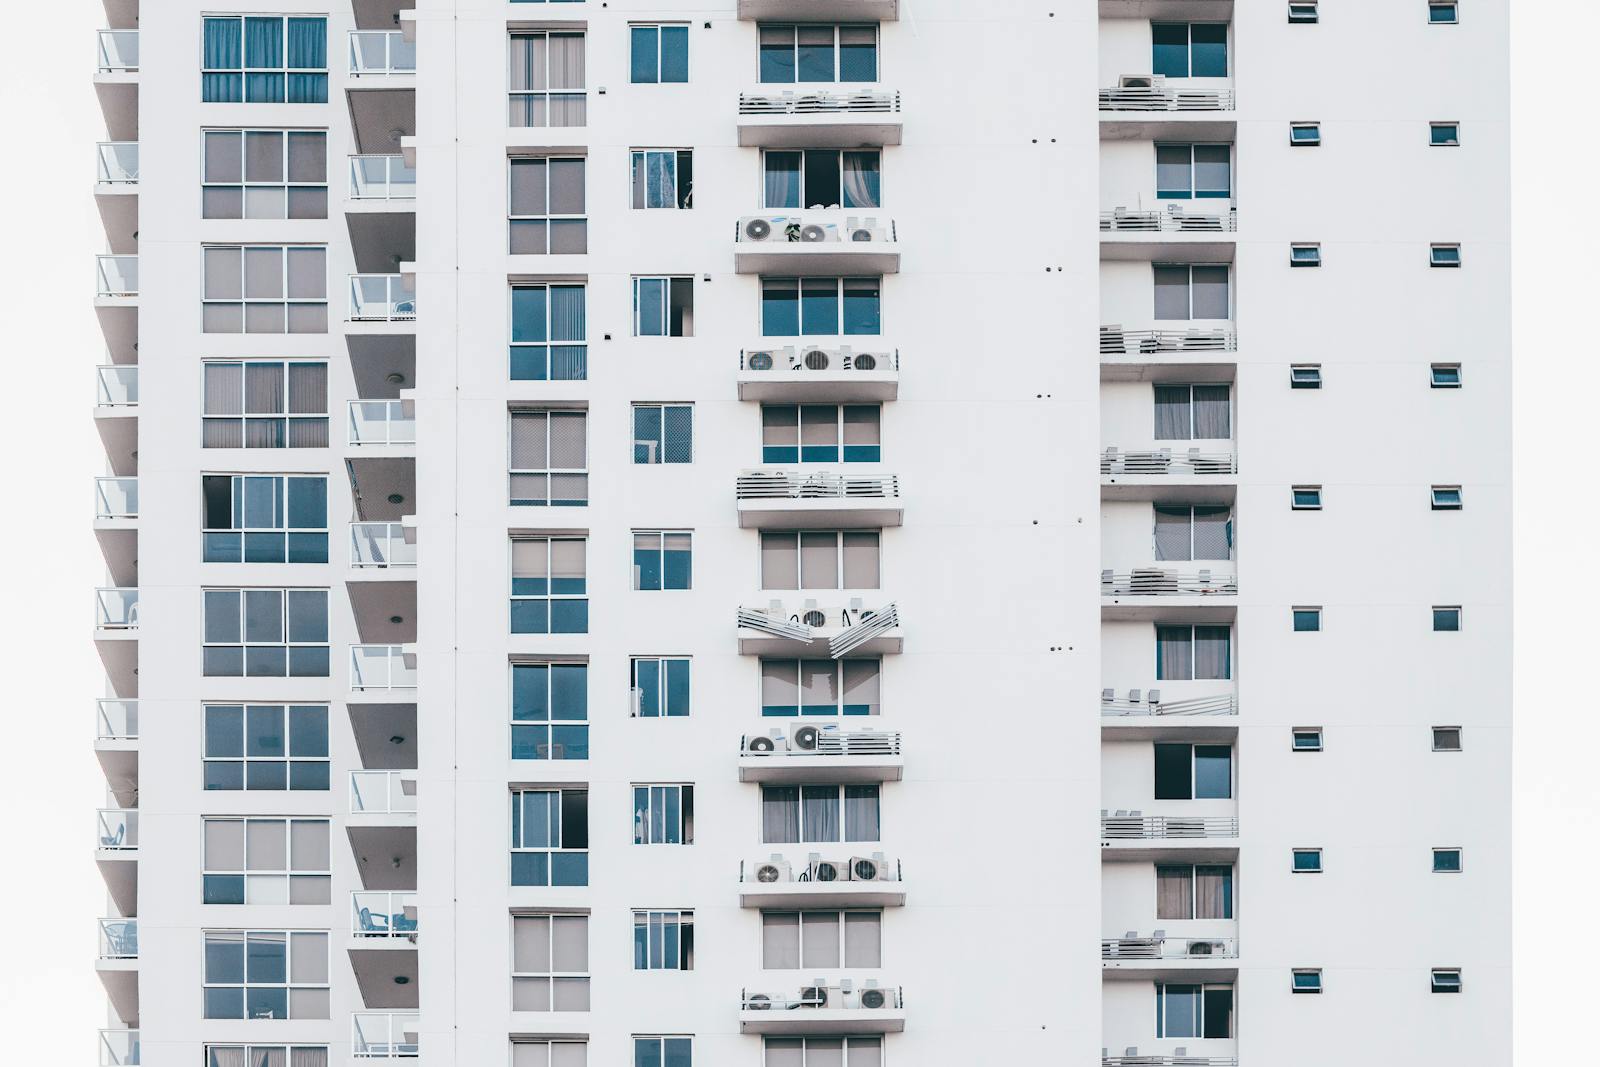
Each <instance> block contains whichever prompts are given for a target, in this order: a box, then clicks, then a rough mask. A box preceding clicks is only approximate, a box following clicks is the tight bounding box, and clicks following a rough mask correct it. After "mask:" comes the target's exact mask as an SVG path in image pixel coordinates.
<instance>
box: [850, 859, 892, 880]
mask: <svg viewBox="0 0 1600 1067" xmlns="http://www.w3.org/2000/svg"><path fill="white" fill-rule="evenodd" d="M888 866H889V865H888V864H887V863H885V862H884V861H883V860H880V859H874V858H872V857H868V856H852V857H851V859H850V880H851V881H852V882H881V881H883V878H884V875H886V874H887V873H888Z"/></svg>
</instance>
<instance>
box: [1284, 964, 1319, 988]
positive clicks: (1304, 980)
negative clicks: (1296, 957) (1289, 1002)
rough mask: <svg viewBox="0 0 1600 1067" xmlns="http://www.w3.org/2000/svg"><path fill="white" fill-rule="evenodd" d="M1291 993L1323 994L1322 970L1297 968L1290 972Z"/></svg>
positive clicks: (1317, 968)
mask: <svg viewBox="0 0 1600 1067" xmlns="http://www.w3.org/2000/svg"><path fill="white" fill-rule="evenodd" d="M1290 973H1291V974H1292V975H1293V977H1292V978H1291V980H1290V986H1289V991H1290V992H1292V993H1320V992H1322V968H1320V967H1296V968H1295V969H1294V970H1293V971H1292V972H1290Z"/></svg>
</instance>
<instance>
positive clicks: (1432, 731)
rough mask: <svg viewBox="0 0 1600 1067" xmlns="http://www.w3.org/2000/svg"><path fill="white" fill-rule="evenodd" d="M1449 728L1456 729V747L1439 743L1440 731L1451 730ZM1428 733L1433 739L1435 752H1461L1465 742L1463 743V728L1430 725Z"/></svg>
mask: <svg viewBox="0 0 1600 1067" xmlns="http://www.w3.org/2000/svg"><path fill="white" fill-rule="evenodd" d="M1449 730H1454V731H1455V740H1456V743H1455V747H1454V748H1451V747H1450V746H1448V745H1441V744H1439V733H1440V731H1449ZM1428 733H1429V737H1430V738H1431V740H1432V748H1433V751H1435V752H1460V751H1462V748H1463V744H1462V730H1461V727H1459V726H1430V727H1429V728H1428Z"/></svg>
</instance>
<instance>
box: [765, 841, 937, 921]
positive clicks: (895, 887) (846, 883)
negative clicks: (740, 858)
mask: <svg viewBox="0 0 1600 1067" xmlns="http://www.w3.org/2000/svg"><path fill="white" fill-rule="evenodd" d="M905 902H906V889H905V880H904V877H903V876H902V874H901V871H900V861H899V860H888V859H885V858H884V855H883V853H882V852H874V853H872V855H870V856H847V855H844V854H843V853H841V854H840V855H839V856H836V857H829V858H827V859H824V858H823V857H822V854H821V853H817V852H813V853H810V854H809V855H808V856H807V857H806V859H805V860H804V861H799V862H796V861H792V860H789V859H786V858H785V857H784V856H783V855H781V854H779V853H773V854H772V855H771V856H770V857H769V858H768V859H765V860H760V861H757V862H754V863H744V862H741V863H740V864H739V906H740V907H742V908H827V907H834V908H838V907H844V908H849V907H855V906H860V907H893V908H898V907H900V906H901V905H903V904H904V903H905Z"/></svg>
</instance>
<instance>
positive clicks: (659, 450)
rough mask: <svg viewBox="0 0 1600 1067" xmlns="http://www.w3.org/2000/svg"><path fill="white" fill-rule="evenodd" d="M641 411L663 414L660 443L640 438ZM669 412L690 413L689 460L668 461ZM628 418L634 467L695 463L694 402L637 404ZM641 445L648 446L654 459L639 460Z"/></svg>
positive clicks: (630, 409) (633, 406)
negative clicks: (639, 414) (639, 413)
mask: <svg viewBox="0 0 1600 1067" xmlns="http://www.w3.org/2000/svg"><path fill="white" fill-rule="evenodd" d="M641 410H645V411H651V410H654V411H659V412H660V413H661V439H660V440H659V441H647V440H645V439H643V438H641V437H640V436H639V416H638V412H639V411H641ZM669 410H681V411H687V412H688V413H689V458H688V459H668V458H667V453H668V446H667V412H668V411H669ZM628 417H629V422H630V425H629V432H630V433H631V434H632V437H633V445H632V448H633V453H632V461H633V465H634V466H636V467H658V466H665V465H668V464H671V465H674V466H677V465H681V464H685V463H693V462H694V436H695V434H694V402H693V401H692V400H691V401H689V402H687V403H682V404H679V403H671V402H666V401H663V402H660V403H654V402H636V403H634V404H633V405H632V406H631V407H630V408H629V411H628ZM673 436H676V435H675V434H674V435H673ZM640 445H644V446H646V448H647V450H648V451H649V454H650V455H651V456H652V457H653V458H651V459H646V460H641V459H639V446H640ZM653 446H658V447H653Z"/></svg>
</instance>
